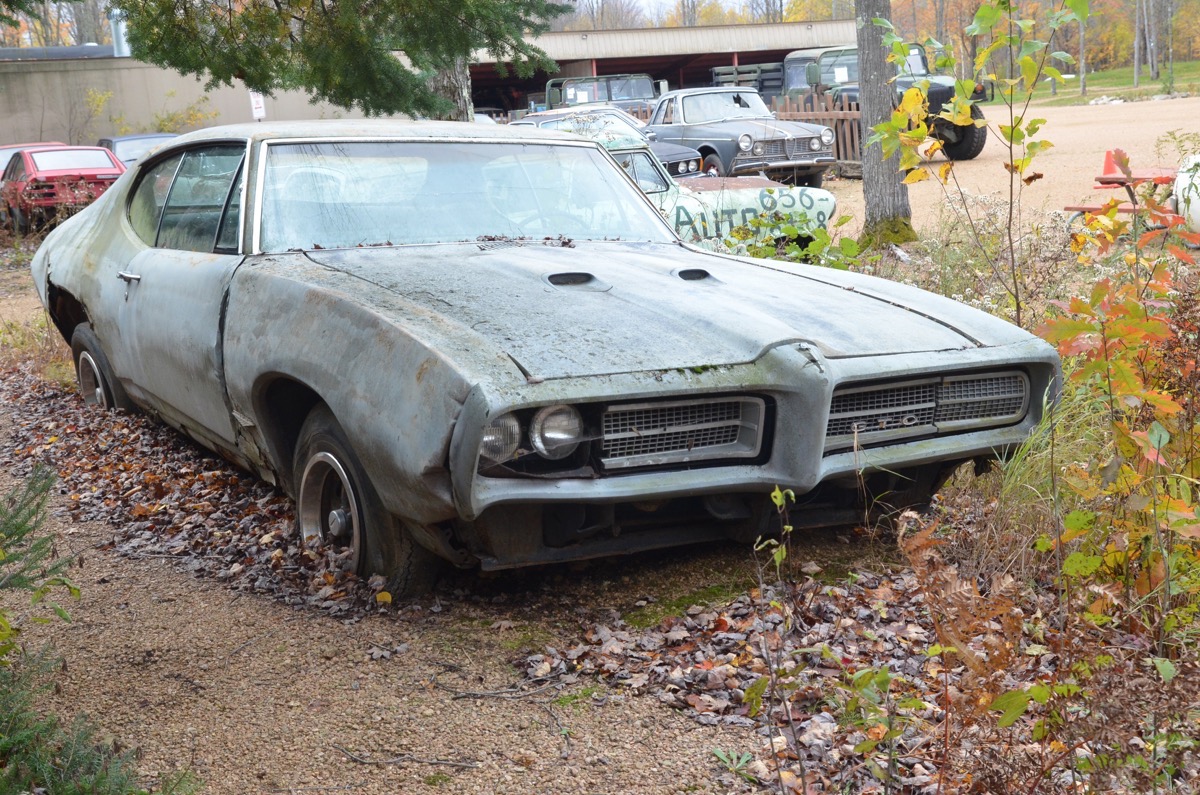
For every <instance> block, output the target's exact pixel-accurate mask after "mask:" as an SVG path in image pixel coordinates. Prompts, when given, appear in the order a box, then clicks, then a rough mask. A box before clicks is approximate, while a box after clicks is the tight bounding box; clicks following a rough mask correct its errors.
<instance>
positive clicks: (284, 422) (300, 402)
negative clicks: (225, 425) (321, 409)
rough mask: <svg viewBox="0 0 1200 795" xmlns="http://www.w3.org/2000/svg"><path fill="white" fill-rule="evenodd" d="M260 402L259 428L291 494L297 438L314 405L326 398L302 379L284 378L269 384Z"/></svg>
mask: <svg viewBox="0 0 1200 795" xmlns="http://www.w3.org/2000/svg"><path fill="white" fill-rule="evenodd" d="M256 402H257V403H258V405H257V406H256V407H255V408H256V413H257V414H258V417H259V425H258V427H259V430H260V431H261V433H262V435H263V438H264V440H265V441H266V443H267V447H268V448H269V449H270V451H271V454H272V457H273V458H274V459H275V463H276V466H277V470H278V473H279V481H280V486H282V487H283V490H284V491H286V492H287V493H289V494H291V492H292V482H293V480H294V478H293V473H292V458H293V456H295V454H296V439H297V438H298V437H299V436H300V428H301V426H303V425H304V420H305V419H306V418H307V417H308V415H309V414H310V413H311V412H312V410H313V407H314V406H316V405H317V404H318V403H322V402H323V401H322V400H321V396H320V395H318V394H317V393H316V392H314V391H313V390H312V389H310V388H309V387H307V386H305V385H304V384H302V383H300V382H299V381H294V380H292V379H290V378H283V377H281V378H276V379H275V380H274V381H272V382H271V383H269V384H267V385H266V387H264V388H263V389H262V390H261V391H260V392H259V397H258V400H257V401H256Z"/></svg>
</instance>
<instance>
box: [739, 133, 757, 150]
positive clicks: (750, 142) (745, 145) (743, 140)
mask: <svg viewBox="0 0 1200 795" xmlns="http://www.w3.org/2000/svg"><path fill="white" fill-rule="evenodd" d="M753 146H754V136H753V135H751V134H750V133H742V134H741V135H739V136H738V149H740V150H741V151H743V152H749V151H750V149H751V147H753Z"/></svg>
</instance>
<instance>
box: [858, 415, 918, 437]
mask: <svg viewBox="0 0 1200 795" xmlns="http://www.w3.org/2000/svg"><path fill="white" fill-rule="evenodd" d="M920 421H921V419H920V418H919V417H918V416H917V415H916V414H892V415H890V416H886V417H876V418H875V419H874V420H872V421H871V422H868V421H866V420H858V421H856V422H855V423H854V424H853V425H851V426H850V430H851V431H852V432H854V433H867V432H868V431H887V430H891V429H892V428H910V427H912V426H913V425H916V424H918V423H919V422H920Z"/></svg>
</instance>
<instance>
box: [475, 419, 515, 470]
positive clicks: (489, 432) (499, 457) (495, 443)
mask: <svg viewBox="0 0 1200 795" xmlns="http://www.w3.org/2000/svg"><path fill="white" fill-rule="evenodd" d="M520 445H521V423H519V422H517V418H516V417H514V416H513V415H511V414H503V415H501V416H499V417H496V418H495V419H494V420H492V421H491V422H490V423H488V425H487V427H485V428H484V429H483V440H482V441H481V442H480V443H479V453H480V455H482V456H483V457H485V458H490V459H491V460H493V461H507V460H509V459H510V458H512V457H513V456H514V455H516V453H517V448H518V447H519V446H520Z"/></svg>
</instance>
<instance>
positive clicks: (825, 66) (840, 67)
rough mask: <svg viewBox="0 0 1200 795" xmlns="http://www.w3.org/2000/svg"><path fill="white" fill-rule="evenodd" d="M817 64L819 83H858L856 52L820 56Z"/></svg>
mask: <svg viewBox="0 0 1200 795" xmlns="http://www.w3.org/2000/svg"><path fill="white" fill-rule="evenodd" d="M818 63H819V64H821V82H822V83H824V84H825V85H830V86H832V85H838V84H840V83H857V82H858V50H843V51H842V52H838V53H831V54H830V55H822V56H821V59H820V60H819V61H818Z"/></svg>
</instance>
